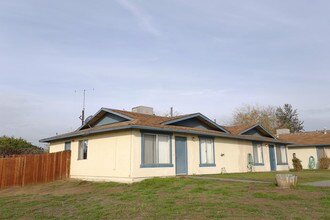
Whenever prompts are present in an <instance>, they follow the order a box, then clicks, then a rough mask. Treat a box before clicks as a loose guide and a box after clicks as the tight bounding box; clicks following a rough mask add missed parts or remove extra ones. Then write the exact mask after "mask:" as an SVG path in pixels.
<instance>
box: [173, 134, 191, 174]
mask: <svg viewBox="0 0 330 220" xmlns="http://www.w3.org/2000/svg"><path fill="white" fill-rule="evenodd" d="M175 171H176V174H177V175H187V174H188V160H187V138H186V137H175Z"/></svg>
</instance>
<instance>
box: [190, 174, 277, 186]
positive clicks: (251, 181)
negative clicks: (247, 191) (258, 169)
mask: <svg viewBox="0 0 330 220" xmlns="http://www.w3.org/2000/svg"><path fill="white" fill-rule="evenodd" d="M185 177H186V178H191V179H202V180H218V181H228V182H240V183H264V184H270V183H272V182H266V181H258V180H242V179H230V178H221V177H206V176H205V177H204V176H185Z"/></svg>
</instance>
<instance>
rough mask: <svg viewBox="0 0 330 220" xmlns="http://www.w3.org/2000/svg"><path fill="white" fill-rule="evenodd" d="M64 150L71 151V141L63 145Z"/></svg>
mask: <svg viewBox="0 0 330 220" xmlns="http://www.w3.org/2000/svg"><path fill="white" fill-rule="evenodd" d="M64 150H71V141H68V142H65V143H64Z"/></svg>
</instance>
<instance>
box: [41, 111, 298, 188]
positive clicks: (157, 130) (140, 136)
mask: <svg viewBox="0 0 330 220" xmlns="http://www.w3.org/2000/svg"><path fill="white" fill-rule="evenodd" d="M40 141H41V142H47V143H49V149H50V152H58V151H63V150H71V173H70V174H71V177H72V178H79V179H86V180H95V181H117V182H127V183H131V182H134V181H139V180H142V179H145V178H149V177H156V176H161V177H163V176H176V175H194V174H216V173H224V172H228V173H231V172H248V171H275V170H278V171H282V170H288V169H289V163H288V153H287V151H288V148H287V145H288V144H291V142H289V141H283V140H280V139H278V138H277V137H276V136H274V135H273V134H271V133H270V132H268V131H267V130H266V129H265V128H264V127H263V126H261V125H259V124H257V125H253V126H243V127H242V126H234V127H224V126H221V125H219V124H217V123H216V122H214V121H213V120H211V119H209V118H207V117H206V116H204V115H203V114H201V113H193V114H188V115H180V116H175V117H162V116H156V115H154V114H153V109H152V108H150V107H145V106H139V107H136V108H134V109H133V111H124V110H117V109H109V108H101V109H100V110H99V111H98V112H97V113H96V114H95V115H94V116H92V117H91V119H89V120H88V121H86V122H85V123H84V124H83V125H82V126H81V127H79V128H78V129H77V130H76V131H74V132H70V133H66V134H61V135H56V136H53V137H49V138H45V139H42V140H40Z"/></svg>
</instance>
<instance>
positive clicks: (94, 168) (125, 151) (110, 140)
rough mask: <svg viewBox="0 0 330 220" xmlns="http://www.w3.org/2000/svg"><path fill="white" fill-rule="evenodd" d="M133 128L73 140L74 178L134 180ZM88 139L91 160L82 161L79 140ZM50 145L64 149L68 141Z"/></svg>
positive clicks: (72, 164) (52, 147) (51, 149)
mask: <svg viewBox="0 0 330 220" xmlns="http://www.w3.org/2000/svg"><path fill="white" fill-rule="evenodd" d="M131 137H132V136H131V131H130V130H126V131H118V132H111V133H107V134H101V135H92V136H86V137H84V138H77V139H73V140H65V141H72V142H71V172H70V174H71V177H72V178H80V179H88V180H99V181H103V180H104V181H107V180H109V181H118V182H131V170H130V167H131V153H130V149H131ZM84 139H88V155H87V160H78V145H79V140H84ZM65 141H62V142H57V143H51V144H50V152H56V151H62V150H64V142H65Z"/></svg>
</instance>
